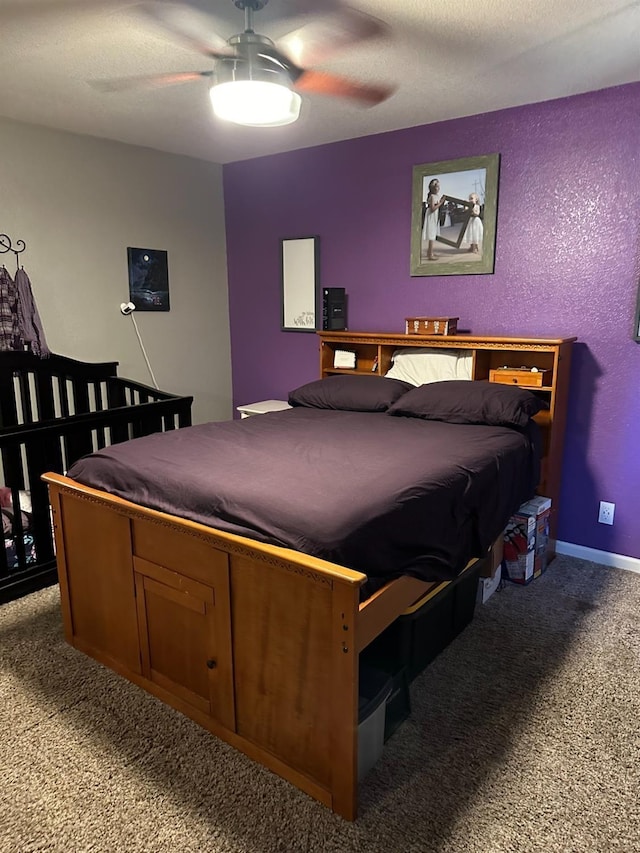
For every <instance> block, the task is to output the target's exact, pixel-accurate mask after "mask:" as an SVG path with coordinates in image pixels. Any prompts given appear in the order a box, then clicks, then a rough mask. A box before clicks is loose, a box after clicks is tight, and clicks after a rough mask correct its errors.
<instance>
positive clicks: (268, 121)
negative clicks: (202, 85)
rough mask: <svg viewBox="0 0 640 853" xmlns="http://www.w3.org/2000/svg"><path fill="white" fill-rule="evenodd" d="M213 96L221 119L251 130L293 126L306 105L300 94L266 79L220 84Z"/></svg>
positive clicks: (213, 87)
mask: <svg viewBox="0 0 640 853" xmlns="http://www.w3.org/2000/svg"><path fill="white" fill-rule="evenodd" d="M209 95H210V97H211V104H212V106H213V111H214V113H215V114H216V116H218V118H221V119H224V120H225V121H231V122H234V123H235V124H244V125H249V126H251V127H277V126H279V125H284V124H292V123H293V122H294V121H296V120H297V118H298V116H299V115H300V105H301V103H302V99H301V98H300V95H299V94H298V93H297V92H294V91H293V90H292V89H289V88H288V86H283V85H282V84H280V83H269V82H265V81H263V80H231V81H229V82H226V83H216V84H215V85H213V86H212V87H211V89H210V91H209Z"/></svg>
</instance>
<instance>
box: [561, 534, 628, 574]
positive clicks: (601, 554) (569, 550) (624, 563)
mask: <svg viewBox="0 0 640 853" xmlns="http://www.w3.org/2000/svg"><path fill="white" fill-rule="evenodd" d="M556 553H557V554H566V555H567V557H579V558H580V559H581V560H590V561H591V562H592V563H600V564H601V565H603V566H611V567H612V568H614V569H626V570H627V571H628V572H637V573H638V574H640V560H639V559H638V558H637V557H625V556H624V554H612V553H611V552H610V551H598V550H597V549H596V548H585V547H584V545H574V544H573V543H572V542H560V541H558V542H556Z"/></svg>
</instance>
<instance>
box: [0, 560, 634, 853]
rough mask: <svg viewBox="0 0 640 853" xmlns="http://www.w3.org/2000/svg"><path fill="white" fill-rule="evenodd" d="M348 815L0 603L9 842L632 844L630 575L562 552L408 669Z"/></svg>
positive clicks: (51, 624) (34, 605) (127, 846)
mask: <svg viewBox="0 0 640 853" xmlns="http://www.w3.org/2000/svg"><path fill="white" fill-rule="evenodd" d="M412 703H413V708H412V714H411V717H410V719H409V720H407V721H406V722H405V723H404V724H403V725H402V726H401V727H400V729H399V730H398V731H397V732H396V734H395V735H394V736H393V737H392V738H391V739H390V740H389V741H388V743H387V745H386V747H385V752H384V755H383V757H382V759H381V760H380V761H379V762H378V764H377V765H376V767H375V768H374V769H373V770H372V771H371V773H370V774H369V776H368V777H367V778H366V780H365V781H364V782H363V783H362V785H361V792H360V799H361V805H360V812H361V816H360V818H359V819H358V821H357V822H356V823H354V824H350V823H347V822H345V821H343V820H341V819H340V818H338V817H336V816H335V815H333V814H332V813H331V812H329V811H328V810H327V809H325V808H323V807H322V806H321V805H319V804H318V803H316V802H314V801H313V800H311V799H310V798H308V797H307V796H305V795H304V794H302V793H301V792H299V791H297V790H296V789H295V788H292V787H291V786H290V785H289V784H287V783H286V782H284V781H283V780H281V779H279V778H278V777H276V776H274V775H272V774H271V773H269V772H268V771H267V770H264V769H263V768H261V767H260V766H258V765H256V764H253V763H252V762H251V761H250V760H249V759H247V758H245V757H244V756H242V755H240V754H239V753H237V752H235V751H234V750H232V749H231V748H230V747H227V746H226V745H224V744H222V743H220V742H218V741H217V740H216V739H215V738H214V737H212V736H211V735H209V734H207V733H206V732H204V731H203V730H201V729H199V728H198V726H196V725H195V724H194V723H192V722H190V721H189V720H187V719H185V718H184V717H182V716H181V715H179V714H178V713H176V712H174V711H172V710H171V709H169V708H167V707H165V706H163V705H162V704H161V703H160V702H159V701H157V700H156V699H154V698H152V697H150V696H148V695H146V694H145V693H144V692H143V691H141V690H139V689H138V688H136V687H134V686H132V685H130V684H129V683H128V682H126V681H124V680H123V679H121V678H119V677H118V676H116V675H114V674H112V673H111V672H109V671H108V670H106V669H105V668H103V667H101V666H99V665H98V664H96V663H94V662H93V661H91V660H89V659H88V658H86V657H85V656H84V655H82V654H80V653H79V652H76V651H74V650H73V649H71V648H70V647H68V646H67V645H66V644H65V643H64V642H63V640H62V636H61V626H60V617H59V613H58V592H57V588H50V589H48V590H44V591H42V592H38V593H35V594H33V595H31V596H28V597H27V598H24V599H22V600H20V601H16V602H11V603H9V604H7V605H4V606H2V607H0V851H1V853H8V851H12V853H13V851H19V853H28V852H29V853H30V851H56V853H58V851H60V853H81V851H92V853H93V851H95V853H107V851H109V853H111V852H112V851H114V852H115V851H118V853H121V851H122V852H123V853H124V851H141V853H142V851H175V853H191V851H202V853H208V851H211V853H263V851H264V853H271V851H294V853H311V851H313V853H320V851H322V853H351V852H352V851H353V852H354V853H355V852H356V851H357V852H358V853H365V851H366V853H395V851H398V853H400V851H402V853H409V852H410V851H416V853H418V851H420V853H466V851H474V853H476V851H477V853H520V851H522V853H534V851H536V853H537V852H538V851H539V853H555V851H563V853H565V851H566V853H590V851H602V853H611V851H621V853H623V851H624V853H633V851H640V575H638V574H633V573H630V572H623V571H619V570H615V569H606V568H603V567H601V566H597V565H595V564H593V563H586V562H582V561H578V560H575V559H570V558H567V557H558V558H557V559H556V560H555V562H554V563H553V564H552V566H551V568H550V569H549V570H548V572H547V573H546V574H545V575H544V576H543V577H541V578H539V579H538V580H536V581H535V582H534V583H533V584H531V585H530V586H528V587H516V586H507V587H506V588H505V589H503V590H501V591H499V592H498V593H496V594H495V595H494V596H493V597H492V598H491V599H490V601H489V602H488V603H487V604H486V605H484V606H479V607H478V609H477V610H476V617H475V619H474V621H473V622H472V624H471V625H470V626H469V627H468V628H466V630H465V631H464V632H463V633H462V634H461V635H460V636H459V637H458V639H457V640H455V641H454V643H452V644H451V645H450V646H449V648H448V649H447V650H446V651H445V652H444V653H443V654H442V655H441V656H440V657H439V658H438V659H437V660H436V661H435V662H434V663H433V664H432V665H431V666H430V667H429V669H428V670H427V671H425V672H424V673H423V674H422V675H421V676H419V677H418V678H417V679H416V681H415V682H414V684H413V686H412Z"/></svg>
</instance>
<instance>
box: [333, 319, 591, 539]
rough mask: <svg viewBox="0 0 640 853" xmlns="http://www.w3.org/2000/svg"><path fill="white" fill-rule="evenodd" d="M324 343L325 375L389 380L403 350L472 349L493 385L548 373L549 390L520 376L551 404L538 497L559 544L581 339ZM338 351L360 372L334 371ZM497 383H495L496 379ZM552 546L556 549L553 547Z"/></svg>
mask: <svg viewBox="0 0 640 853" xmlns="http://www.w3.org/2000/svg"><path fill="white" fill-rule="evenodd" d="M318 336H319V338H320V376H321V377H325V376H330V375H333V374H340V373H355V374H360V375H363V374H369V375H371V374H373V375H377V376H384V375H385V374H386V373H387V371H388V370H389V368H390V367H391V361H392V358H393V353H394V352H395V351H396V350H397V349H402V348H411V347H415V348H433V349H448V350H471V352H472V379H474V380H492V376H491V371H496V370H498V369H499V368H505V367H506V368H509V369H510V370H511V371H516V370H518V369H519V368H527V369H528V370H529V371H530V370H531V368H532V367H535V368H537V370H538V371H545V375H544V382H545V384H544V385H537V384H535V381H534V379H535V374H531V377H532V378H531V381H530V384H529V382H528V379H527V374H526V372H524V373H523V376H522V378H520V377H518V379H517V384H518V385H519V386H520V387H525V388H529V390H531V391H533V392H534V393H536V394H539V395H540V396H541V397H542V398H543V399H544V400H545V402H546V403H547V404H548V406H549V409H548V411H547V410H545V411H543V412H540V414H539V415H536V418H535V420H536V422H537V423H538V424H539V426H540V429H541V432H542V441H543V458H542V466H541V467H542V473H541V478H540V483H539V485H538V494H541V495H546V496H547V497H550V498H551V500H552V512H551V540H552V543H553V544H554V543H555V539H556V531H557V522H558V507H559V502H560V485H561V474H562V453H563V448H564V432H565V425H566V419H567V403H568V397H569V375H570V371H571V351H572V347H573V343H574V341H575V340H576V338H575V337H573V336H571V337H557V338H555V337H552V338H531V337H515V336H514V337H506V336H498V335H486V336H485V335H471V334H458V335H405V334H399V333H396V332H352V331H340V332H324V331H323V332H318ZM337 350H348V351H350V352H354V353H355V356H356V367H355V369H353V370H352V369H347V370H344V369H340V368H336V367H334V356H335V352H336V351H337ZM494 381H495V380H494ZM553 544H552V548H553Z"/></svg>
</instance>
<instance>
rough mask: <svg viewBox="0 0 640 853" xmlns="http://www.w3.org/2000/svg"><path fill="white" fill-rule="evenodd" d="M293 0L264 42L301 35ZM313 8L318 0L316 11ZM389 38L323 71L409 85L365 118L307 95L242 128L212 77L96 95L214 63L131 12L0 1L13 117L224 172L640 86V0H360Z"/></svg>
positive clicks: (272, 4) (222, 20) (7, 110)
mask: <svg viewBox="0 0 640 853" xmlns="http://www.w3.org/2000/svg"><path fill="white" fill-rule="evenodd" d="M194 2H197V3H199V4H200V5H201V7H202V8H206V9H208V10H210V11H211V15H212V20H213V24H214V29H215V30H216V31H217V32H218V33H220V34H221V35H223V36H224V37H225V38H226V37H228V36H230V35H233V34H234V33H237V32H239V31H242V30H243V29H244V15H243V13H242V11H240V10H238V9H237V8H235V6H234V5H233V0H208V2H207V0H194ZM283 3H284V0H269V3H268V5H267V6H266V8H265V9H263V10H262V11H260V12H257V13H256V15H255V19H254V27H255V30H256V31H257V32H262V33H264V34H265V35H268V36H269V37H271V38H273V39H274V40H276V41H277V39H278V37H279V36H281V35H283V34H284V33H285V32H288V31H289V30H291V29H292V23H300V19H296V20H295V22H292V20H291V19H288V20H286V21H285V20H283ZM311 5H313V4H311ZM351 5H352V6H353V7H355V8H357V9H359V10H362V11H365V12H368V13H370V14H372V15H375V16H376V17H377V18H380V19H382V20H383V21H385V22H386V23H387V24H388V25H389V28H390V35H389V37H388V38H385V39H380V40H377V41H371V42H368V43H366V42H365V43H362V44H360V45H358V46H356V47H352V48H351V49H349V50H347V51H344V52H341V53H339V54H336V55H334V56H332V57H331V58H330V59H328V60H327V61H326V62H325V63H324V64H323V65H322V66H320V67H321V68H323V69H324V70H329V71H332V72H334V73H338V74H342V75H347V76H350V77H354V78H357V79H358V80H362V81H367V82H390V83H393V84H395V85H396V86H397V89H396V91H395V92H394V94H393V95H392V97H391V98H390V99H389V100H387V101H385V102H384V103H382V104H380V105H378V106H376V107H372V108H366V109H365V108H361V107H359V106H354V105H353V104H351V103H349V102H345V101H342V100H339V99H336V98H327V97H323V96H320V95H305V96H304V98H303V109H302V113H301V118H300V120H299V121H298V122H297V123H296V124H293V125H289V126H286V127H280V128H243V127H236V126H233V125H230V124H224V123H223V122H221V121H219V120H217V119H215V118H214V117H213V115H212V112H211V108H210V104H209V99H208V90H207V84H206V82H205V81H204V80H202V81H197V82H195V83H189V84H185V85H181V86H172V87H168V88H164V89H157V88H151V89H147V88H145V89H141V90H134V91H126V92H117V93H108V94H107V93H104V92H97V91H96V90H95V89H94V88H92V87H91V86H90V85H89V81H91V80H95V79H104V78H110V77H128V76H131V75H138V74H151V73H156V72H159V73H163V72H173V71H193V70H204V69H208V68H210V67H212V63H211V61H210V60H207V59H203V57H201V56H200V55H199V54H197V53H196V52H195V51H194V50H192V49H190V48H188V47H185V46H183V45H182V44H178V43H176V42H175V41H172V40H171V39H170V38H169V37H168V36H167V35H166V34H165V33H164V32H163V31H162V30H161V29H160V28H159V27H157V26H155V25H154V24H152V23H151V22H150V21H147V20H144V19H143V18H142V17H141V16H140V15H139V14H138V13H137V12H136V10H135V4H134V3H132V2H128V3H127V2H121V0H120V2H119V0H111V2H109V0H95V2H94V0H77V2H75V3H73V1H72V0H69V2H68V3H67V7H66V8H63V9H62V10H61V8H60V6H59V0H22V2H18V3H17V2H16V0H10V2H8V0H0V34H1V37H2V51H1V53H0V69H1V73H2V87H1V89H0V115H2V116H5V117H9V118H13V119H17V120H21V121H26V122H31V123H36V124H41V125H46V126H49V127H53V128H59V129H63V130H69V131H72V132H75V133H82V134H89V135H92V136H98V137H105V138H108V139H114V140H119V141H122V142H128V143H132V144H135V145H143V146H149V147H151V148H157V149H160V150H162V151H168V152H173V153H176V154H185V155H189V156H193V157H199V158H201V159H204V160H210V161H213V162H217V163H228V162H233V161H237V160H244V159H247V158H250V157H256V156H260V155H263V154H271V153H275V152H278V151H289V150H292V149H295V148H302V147H307V146H311V145H319V144H323V143H327V142H333V141H336V140H341V139H351V138H354V137H359V136H366V135H368V134H372V133H380V132H384V131H389V130H396V129H399V128H404V127H412V126H415V125H421V124H429V123H431V122H435V121H441V120H445V119H449V118H456V117H460V116H465V115H473V114H475V113H482V112H489V111H492V110H496V109H501V108H504V107H510V106H517V105H520V104H525V103H533V102H537V101H543V100H549V99H551V98H557V97H563V96H566V95H573V94H578V93H580V92H586V91H591V90H595V89H602V88H605V87H608V86H614V85H618V84H622V83H629V82H633V81H638V80H640V0H636V2H633V3H629V2H624V0H455V2H451V0H439V2H438V0H352V3H351Z"/></svg>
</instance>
